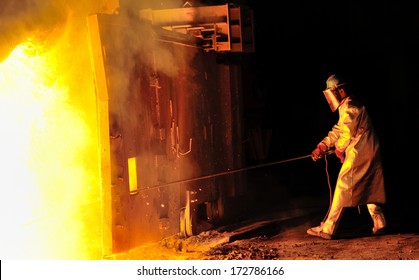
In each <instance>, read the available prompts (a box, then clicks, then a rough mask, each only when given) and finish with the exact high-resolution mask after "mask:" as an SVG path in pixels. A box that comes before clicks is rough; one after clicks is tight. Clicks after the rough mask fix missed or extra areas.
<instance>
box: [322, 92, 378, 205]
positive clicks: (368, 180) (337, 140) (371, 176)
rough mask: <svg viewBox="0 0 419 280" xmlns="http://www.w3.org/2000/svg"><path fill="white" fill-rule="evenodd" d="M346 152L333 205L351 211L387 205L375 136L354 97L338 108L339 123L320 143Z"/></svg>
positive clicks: (346, 99)
mask: <svg viewBox="0 0 419 280" xmlns="http://www.w3.org/2000/svg"><path fill="white" fill-rule="evenodd" d="M321 143H324V144H325V145H326V146H327V147H328V148H329V149H330V148H331V147H333V146H334V147H335V149H336V150H339V151H341V152H345V160H344V162H343V163H342V167H341V169H340V171H339V175H338V178H337V182H336V188H335V193H334V204H335V203H336V204H337V205H339V206H341V207H352V206H358V205H364V204H368V203H376V204H382V203H385V202H386V194H385V186H384V176H383V169H382V162H381V156H380V145H379V141H378V136H377V134H376V132H375V130H374V128H373V126H372V123H371V120H370V118H369V116H368V113H367V111H366V109H365V106H364V105H362V104H361V103H360V102H359V101H358V100H357V99H356V97H354V96H351V95H350V96H347V97H346V98H345V99H344V100H343V101H342V103H341V105H340V106H339V120H338V122H337V123H336V124H335V125H334V126H333V128H332V130H331V131H329V133H328V135H327V136H326V137H325V138H324V139H323V140H322V141H321Z"/></svg>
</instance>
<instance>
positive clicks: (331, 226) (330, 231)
mask: <svg viewBox="0 0 419 280" xmlns="http://www.w3.org/2000/svg"><path fill="white" fill-rule="evenodd" d="M342 214H343V207H340V206H336V205H334V204H332V207H331V208H330V210H329V213H328V215H327V218H326V221H324V222H322V223H321V224H320V226H317V227H313V228H309V229H308V230H307V233H308V234H310V235H313V236H318V237H321V238H324V239H333V235H334V234H335V232H336V229H337V226H338V224H339V221H340V219H341V218H342Z"/></svg>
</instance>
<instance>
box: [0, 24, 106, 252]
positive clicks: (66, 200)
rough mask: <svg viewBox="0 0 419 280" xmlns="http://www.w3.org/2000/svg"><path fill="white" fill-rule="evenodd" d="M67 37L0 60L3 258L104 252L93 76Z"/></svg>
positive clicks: (82, 49) (26, 46)
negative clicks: (45, 46)
mask: <svg viewBox="0 0 419 280" xmlns="http://www.w3.org/2000/svg"><path fill="white" fill-rule="evenodd" d="M73 35H74V34H72V36H73ZM83 36H85V34H83ZM83 36H79V37H80V38H84V37H83ZM69 37H71V36H69V34H68V32H67V33H66V34H64V35H62V38H61V39H60V40H58V41H56V43H55V44H54V46H49V47H48V49H47V50H45V48H43V46H42V45H39V44H38V45H37V44H36V42H34V41H33V40H28V41H26V42H24V43H22V44H20V45H19V46H17V47H16V48H15V49H14V50H13V51H12V53H11V54H10V55H9V57H8V58H7V59H6V60H4V61H3V62H2V63H1V64H0V85H1V86H0V123H1V126H0V129H1V135H0V146H1V150H2V152H1V154H0V161H1V169H0V170H1V171H0V174H1V178H2V190H1V201H0V205H1V206H0V207H1V209H0V210H1V220H2V230H1V234H0V256H1V259H95V258H100V257H101V246H102V241H101V230H102V229H101V228H102V226H101V221H102V218H101V213H102V212H101V198H100V189H99V188H100V187H99V179H98V176H99V175H98V174H99V173H98V159H97V158H98V156H97V153H98V151H97V135H96V112H95V110H96V104H95V98H94V89H93V78H92V77H91V75H92V74H91V73H90V72H91V71H88V70H90V64H89V59H88V47H87V44H86V45H83V43H84V42H83V39H81V40H80V41H79V42H77V43H75V42H74V40H73V38H72V43H71V44H70V43H68V42H69V40H66V39H68V38H69ZM75 58H77V59H75ZM86 69H87V71H86Z"/></svg>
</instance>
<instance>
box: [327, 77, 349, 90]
mask: <svg viewBox="0 0 419 280" xmlns="http://www.w3.org/2000/svg"><path fill="white" fill-rule="evenodd" d="M345 83H346V82H345V81H344V79H342V77H341V76H338V75H336V74H333V75H330V76H329V78H327V81H326V89H328V88H337V87H339V86H342V85H344V84H345Z"/></svg>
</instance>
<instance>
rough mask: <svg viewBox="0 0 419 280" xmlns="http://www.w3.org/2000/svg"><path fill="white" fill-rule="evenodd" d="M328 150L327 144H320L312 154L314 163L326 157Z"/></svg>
mask: <svg viewBox="0 0 419 280" xmlns="http://www.w3.org/2000/svg"><path fill="white" fill-rule="evenodd" d="M327 150H328V148H327V146H326V145H325V144H323V143H319V144H318V145H317V147H316V149H314V151H313V152H311V158H312V159H313V161H317V160H319V159H321V158H322V157H323V156H324V154H326V152H327Z"/></svg>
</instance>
